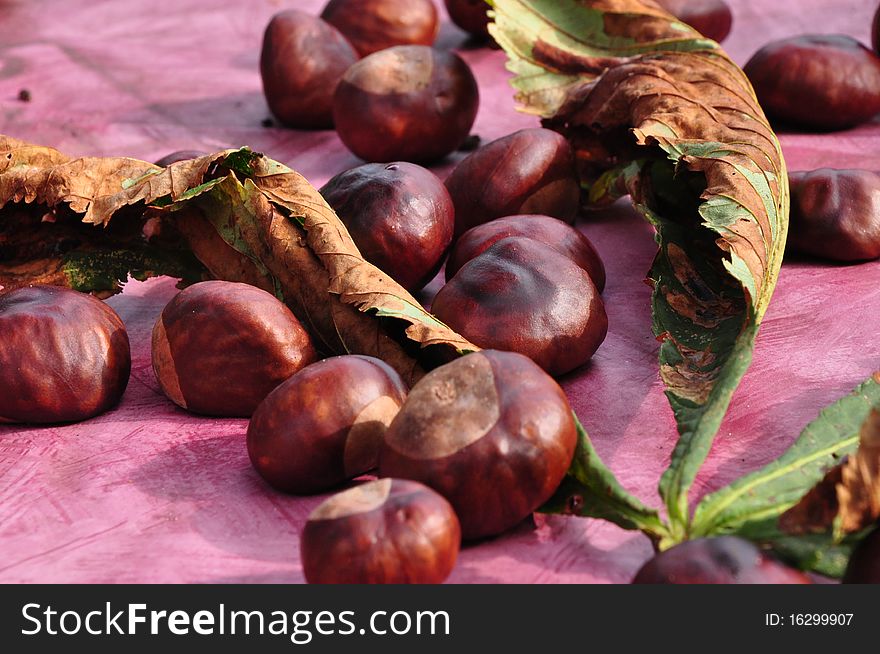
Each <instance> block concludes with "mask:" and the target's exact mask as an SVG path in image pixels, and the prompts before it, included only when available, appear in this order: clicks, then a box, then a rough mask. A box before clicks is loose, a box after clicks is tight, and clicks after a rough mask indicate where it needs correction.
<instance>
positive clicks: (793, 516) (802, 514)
mask: <svg viewBox="0 0 880 654" xmlns="http://www.w3.org/2000/svg"><path fill="white" fill-rule="evenodd" d="M878 519H880V409H877V408H875V409H873V410H872V411H871V413H870V414H869V415H868V417H867V418H866V419H865V422H864V424H863V425H862V428H861V430H860V431H859V447H858V449H857V450H856V452H855V454H853V455H852V456H849V457H847V458H846V459H845V460H844V461H843V462H842V463H841V464H840V465H837V466H835V467H834V468H832V469H831V470H829V471H828V473H827V474H826V475H825V477H824V478H823V479H822V481H820V482H819V483H818V484H816V486H814V487H813V488H812V489H811V490H810V491H809V492H808V493H807V494H806V495H805V496H804V497H803V499H802V500H801V501H800V502H798V503H797V504H796V505H795V506H793V507H792V508H790V509H789V510H788V511H786V512H785V513H783V514H782V516H781V517H780V518H779V526H780V528H781V529H782V531H784V532H786V533H788V534H810V533H823V532H826V531H828V530H833V532H834V536H835V539H836V540H839V539H840V538H842V537H843V536H844V535H847V534H854V533H857V532H860V531H862V530H863V529H866V528H867V527H869V526H871V525H873V524H875V523H876V522H877V520H878Z"/></svg>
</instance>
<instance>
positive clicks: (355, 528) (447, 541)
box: [300, 479, 461, 584]
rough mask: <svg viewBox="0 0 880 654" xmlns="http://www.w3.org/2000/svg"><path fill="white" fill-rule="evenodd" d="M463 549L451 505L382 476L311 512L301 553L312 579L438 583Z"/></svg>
mask: <svg viewBox="0 0 880 654" xmlns="http://www.w3.org/2000/svg"><path fill="white" fill-rule="evenodd" d="M460 546H461V528H460V526H459V524H458V518H457V517H456V516H455V512H454V511H453V510H452V507H451V506H450V505H449V502H447V501H446V500H445V499H443V498H442V497H441V496H440V495H438V494H437V493H435V492H434V491H432V490H431V489H430V488H427V487H425V486H423V485H422V484H418V483H416V482H413V481H406V480H403V479H379V480H377V481H371V482H368V483H366V484H362V485H360V486H355V487H354V488H350V489H348V490H346V491H343V492H341V493H337V494H336V495H334V496H333V497H331V498H330V499H328V500H326V501H325V502H324V503H323V504H320V505H319V506H318V508H316V509H315V510H314V511H312V513H311V515H310V516H309V519H308V522H306V526H305V527H304V528H303V532H302V537H301V540H300V555H301V557H302V565H303V572H304V573H305V577H306V581H308V582H309V583H310V584H439V583H442V582H443V581H444V580H445V579H446V577H448V576H449V573H450V572H452V568H453V567H455V560H456V559H457V558H458V549H459V547H460Z"/></svg>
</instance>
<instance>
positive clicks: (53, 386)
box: [0, 286, 131, 423]
mask: <svg viewBox="0 0 880 654" xmlns="http://www.w3.org/2000/svg"><path fill="white" fill-rule="evenodd" d="M0 340H2V346H0V422H31V423H52V422H72V421H75V420H85V419H86V418H91V417H92V416H96V415H98V414H99V413H103V412H104V411H106V410H107V409H109V408H111V407H112V406H114V405H115V404H116V403H117V402H119V398H121V397H122V394H123V392H125V387H126V386H127V385H128V377H129V373H130V372H131V352H130V349H129V344H128V334H127V332H126V331H125V326H124V325H123V324H122V320H121V319H120V318H119V316H118V315H117V314H116V312H115V311H113V309H111V308H110V307H109V306H107V305H106V304H104V303H103V302H101V300H98V299H97V298H94V297H92V296H90V295H86V294H84V293H79V292H77V291H73V290H70V289H67V288H61V287H58V286H28V287H23V288H18V289H13V290H10V291H5V292H2V293H0Z"/></svg>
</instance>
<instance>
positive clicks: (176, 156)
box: [156, 150, 208, 168]
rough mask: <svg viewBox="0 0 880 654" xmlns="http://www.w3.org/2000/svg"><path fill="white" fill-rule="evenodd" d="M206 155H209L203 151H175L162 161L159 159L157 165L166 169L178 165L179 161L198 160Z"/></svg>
mask: <svg viewBox="0 0 880 654" xmlns="http://www.w3.org/2000/svg"><path fill="white" fill-rule="evenodd" d="M206 154H208V153H207V152H202V151H201V150H175V151H174V152H170V153H168V154H166V155H165V156H164V157H162V158H161V159H158V160H157V161H156V165H157V166H162V167H163V168H165V167H166V166H170V165H171V164H173V163H177V162H178V161H186V160H187V159H197V158H199V157H204V156H205V155H206Z"/></svg>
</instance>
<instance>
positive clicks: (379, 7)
mask: <svg viewBox="0 0 880 654" xmlns="http://www.w3.org/2000/svg"><path fill="white" fill-rule="evenodd" d="M321 18H323V19H324V20H325V21H327V22H328V23H330V24H331V25H333V26H334V27H335V28H336V29H338V30H339V31H340V32H342V33H343V34H344V35H345V36H346V37H347V38H348V40H349V41H351V44H352V45H353V46H354V47H355V49H356V50H357V51H358V52H359V53H360V54H361V56H362V57H366V56H367V55H369V54H372V53H374V52H378V51H379V50H385V49H386V48H391V47H393V46H395V45H433V44H434V39H436V38H437V31H438V29H439V28H440V23H439V21H438V17H437V8H436V7H435V6H434V3H433V2H432V0H330V2H328V3H327V6H326V7H325V8H324V11H323V12H322V13H321Z"/></svg>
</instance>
